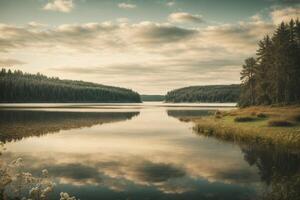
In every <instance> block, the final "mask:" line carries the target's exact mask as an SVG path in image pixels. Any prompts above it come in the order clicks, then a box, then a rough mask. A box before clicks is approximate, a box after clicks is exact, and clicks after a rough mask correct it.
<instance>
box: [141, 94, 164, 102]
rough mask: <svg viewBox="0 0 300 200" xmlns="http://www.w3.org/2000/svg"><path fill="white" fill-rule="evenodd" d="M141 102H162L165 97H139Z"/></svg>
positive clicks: (143, 95)
mask: <svg viewBox="0 0 300 200" xmlns="http://www.w3.org/2000/svg"><path fill="white" fill-rule="evenodd" d="M141 99H142V101H164V100H165V95H145V94H142V95H141Z"/></svg>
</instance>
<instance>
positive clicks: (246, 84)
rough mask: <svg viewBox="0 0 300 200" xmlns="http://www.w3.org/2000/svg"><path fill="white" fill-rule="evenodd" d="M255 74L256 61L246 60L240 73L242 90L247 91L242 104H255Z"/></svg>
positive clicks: (252, 59)
mask: <svg viewBox="0 0 300 200" xmlns="http://www.w3.org/2000/svg"><path fill="white" fill-rule="evenodd" d="M255 72H256V60H255V59H254V58H252V57H251V58H247V59H246V60H245V64H244V65H243V69H242V72H241V81H242V90H245V91H248V92H246V93H245V95H244V96H243V97H242V98H243V103H242V104H245V105H247V104H250V105H254V104H255V79H256V77H255Z"/></svg>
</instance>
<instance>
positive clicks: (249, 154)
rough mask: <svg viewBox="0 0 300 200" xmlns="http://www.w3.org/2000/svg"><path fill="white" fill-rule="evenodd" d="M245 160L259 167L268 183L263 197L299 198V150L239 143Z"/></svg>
mask: <svg viewBox="0 0 300 200" xmlns="http://www.w3.org/2000/svg"><path fill="white" fill-rule="evenodd" d="M240 147H241V150H242V152H243V153H244V155H245V156H244V158H245V160H246V161H247V162H248V163H249V165H255V166H256V167H257V168H258V169H259V174H260V178H261V180H262V181H263V182H265V183H266V184H267V185H269V186H270V187H269V191H266V192H265V194H264V199H273V200H276V199H278V200H279V199H280V200H290V199H300V190H299V188H300V152H299V151H292V150H289V149H283V148H280V149H279V148H277V147H275V146H268V145H265V146H261V145H253V144H252V145H245V144H241V145H240Z"/></svg>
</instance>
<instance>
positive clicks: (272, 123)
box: [268, 119, 294, 127]
mask: <svg viewBox="0 0 300 200" xmlns="http://www.w3.org/2000/svg"><path fill="white" fill-rule="evenodd" d="M268 125H269V126H272V127H289V126H293V125H294V124H293V123H292V122H289V121H286V120H280V119H277V120H275V119H274V120H270V121H269V122H268Z"/></svg>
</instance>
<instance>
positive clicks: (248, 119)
mask: <svg viewBox="0 0 300 200" xmlns="http://www.w3.org/2000/svg"><path fill="white" fill-rule="evenodd" d="M255 120H257V119H256V118H255V117H250V116H240V117H235V118H234V121H235V122H253V121H255Z"/></svg>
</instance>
